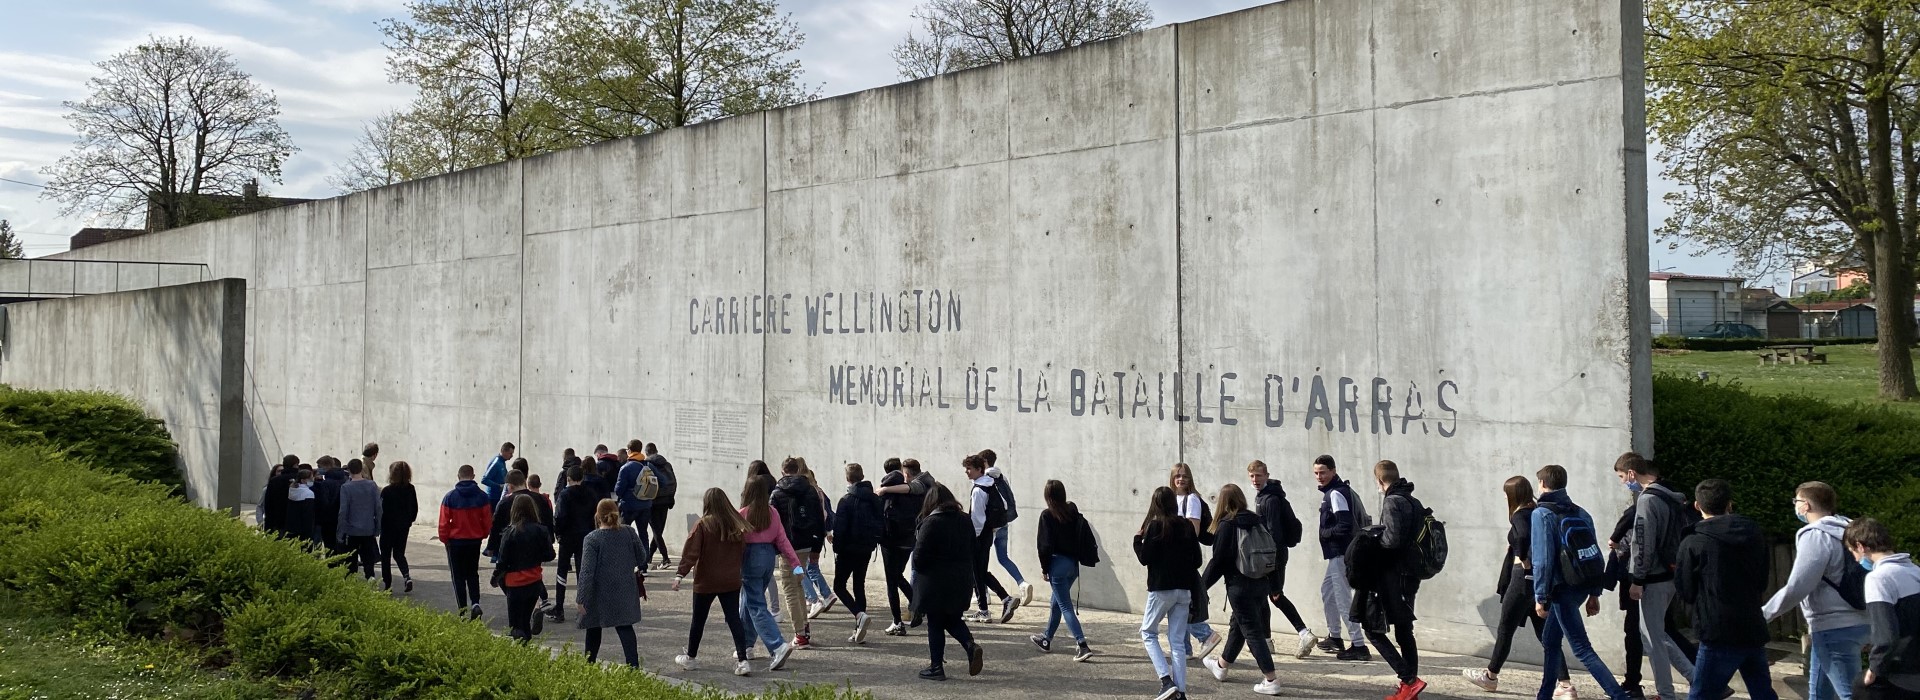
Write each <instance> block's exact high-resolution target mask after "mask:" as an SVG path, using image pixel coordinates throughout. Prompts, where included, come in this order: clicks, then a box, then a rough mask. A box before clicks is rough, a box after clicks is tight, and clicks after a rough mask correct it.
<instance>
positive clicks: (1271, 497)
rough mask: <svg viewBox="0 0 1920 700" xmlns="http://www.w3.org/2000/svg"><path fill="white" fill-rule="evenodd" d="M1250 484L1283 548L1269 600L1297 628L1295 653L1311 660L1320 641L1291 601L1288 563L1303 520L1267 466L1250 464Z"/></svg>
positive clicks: (1255, 506)
mask: <svg viewBox="0 0 1920 700" xmlns="http://www.w3.org/2000/svg"><path fill="white" fill-rule="evenodd" d="M1247 483H1248V485H1250V486H1252V487H1253V510H1254V512H1255V513H1257V514H1259V516H1260V520H1261V521H1262V522H1264V523H1266V525H1267V532H1268V533H1269V534H1271V535H1273V541H1274V544H1275V545H1277V546H1278V547H1279V559H1278V560H1277V561H1276V562H1275V568H1274V570H1273V579H1272V585H1273V593H1272V596H1271V597H1270V598H1269V600H1271V601H1273V607H1275V608H1277V609H1279V610H1280V614H1282V615H1285V616H1286V618H1287V624H1290V625H1293V633H1294V636H1295V637H1297V638H1298V639H1299V641H1300V644H1299V646H1298V647H1296V648H1295V649H1294V656H1295V657H1296V658H1301V659H1304V658H1307V656H1308V655H1309V654H1312V653H1313V646H1314V644H1316V643H1318V642H1319V641H1320V640H1319V638H1318V637H1315V636H1314V635H1313V631H1312V630H1309V629H1307V623H1306V621H1305V620H1302V619H1301V618H1300V609H1299V608H1296V607H1294V605H1293V601H1292V600H1289V599H1287V592H1286V583H1287V560H1288V559H1289V558H1290V554H1289V552H1290V551H1291V550H1292V549H1293V548H1294V547H1295V546H1296V545H1299V544H1300V539H1301V535H1302V534H1303V531H1304V529H1305V528H1304V527H1302V526H1301V524H1300V518H1299V516H1297V515H1294V512H1293V504H1291V503H1289V502H1287V492H1286V491H1285V490H1284V489H1281V488H1280V482H1279V480H1277V479H1273V478H1271V476H1270V475H1269V474H1268V472H1267V463H1266V462H1262V461H1260V460H1257V459H1256V460H1253V461H1252V462H1249V463H1247Z"/></svg>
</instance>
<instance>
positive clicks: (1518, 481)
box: [1500, 476, 1534, 515]
mask: <svg viewBox="0 0 1920 700" xmlns="http://www.w3.org/2000/svg"><path fill="white" fill-rule="evenodd" d="M1500 490H1502V491H1505V492H1506V493H1507V515H1513V514H1514V513H1518V512H1520V509H1521V508H1525V507H1527V506H1530V505H1534V500H1533V482H1531V481H1527V477H1524V476H1516V477H1513V478H1511V479H1508V480H1507V484H1506V485H1505V486H1502V487H1500Z"/></svg>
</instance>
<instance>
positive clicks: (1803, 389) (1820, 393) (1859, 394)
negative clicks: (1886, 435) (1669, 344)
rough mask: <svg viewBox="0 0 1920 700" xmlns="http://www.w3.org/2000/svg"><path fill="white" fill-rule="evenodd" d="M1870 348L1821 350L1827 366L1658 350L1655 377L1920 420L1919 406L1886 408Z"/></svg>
mask: <svg viewBox="0 0 1920 700" xmlns="http://www.w3.org/2000/svg"><path fill="white" fill-rule="evenodd" d="M1874 347H1875V346H1872V345H1834V346H1828V347H1822V348H1818V349H1817V350H1816V351H1817V352H1824V353H1826V354H1827V364H1824V365H1806V364H1801V365H1764V366H1763V365H1761V364H1760V363H1759V360H1758V359H1756V357H1755V355H1754V353H1752V352H1747V351H1732V352H1694V351H1688V350H1655V351H1654V353H1653V371H1654V372H1655V373H1656V374H1658V373H1674V374H1685V375H1693V374H1696V373H1699V372H1707V373H1708V377H1709V378H1710V379H1712V380H1714V381H1723V382H1732V383H1736V384H1738V385H1739V386H1741V387H1743V388H1745V389H1747V390H1748V391H1752V392H1754V393H1757V394H1799V395H1803V396H1811V397H1813V398H1817V399H1825V400H1827V401H1837V402H1866V403H1872V404H1877V405H1882V406H1891V407H1893V408H1894V409H1895V410H1899V411H1903V412H1905V413H1908V414H1909V415H1913V416H1916V417H1920V401H1907V402H1885V401H1881V400H1879V398H1877V394H1878V393H1879V391H1880V385H1879V379H1878V375H1877V370H1876V368H1877V367H1878V366H1879V364H1878V362H1879V361H1878V360H1877V359H1875V357H1874Z"/></svg>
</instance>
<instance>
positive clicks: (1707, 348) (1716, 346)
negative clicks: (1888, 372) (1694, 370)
mask: <svg viewBox="0 0 1920 700" xmlns="http://www.w3.org/2000/svg"><path fill="white" fill-rule="evenodd" d="M1876 342H1879V340H1878V339H1877V338H1682V337H1680V336H1677V335H1657V336H1654V337H1653V347H1654V349H1656V350H1699V351H1703V352H1727V351H1732V350H1759V349H1760V348H1764V347H1767V346H1770V345H1816V346H1827V345H1872V344H1874V343H1876Z"/></svg>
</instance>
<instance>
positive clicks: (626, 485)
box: [613, 440, 660, 552]
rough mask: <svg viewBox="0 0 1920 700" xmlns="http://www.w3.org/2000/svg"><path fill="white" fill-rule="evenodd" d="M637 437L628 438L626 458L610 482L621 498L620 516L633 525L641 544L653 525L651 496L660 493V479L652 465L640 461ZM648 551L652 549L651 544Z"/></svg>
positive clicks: (640, 445) (640, 449) (640, 455)
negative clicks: (612, 481)
mask: <svg viewBox="0 0 1920 700" xmlns="http://www.w3.org/2000/svg"><path fill="white" fill-rule="evenodd" d="M642 447H644V445H642V444H641V442H640V441H639V440H628V441H627V450H626V452H627V461H626V463H624V464H621V465H620V477H619V479H618V480H617V481H615V482H614V485H613V494H614V496H615V497H617V498H619V499H620V520H621V521H622V522H624V523H625V524H626V525H628V526H630V527H632V528H633V529H634V532H635V533H637V534H639V535H640V544H641V545H642V546H646V545H648V542H647V528H649V527H652V525H653V499H655V498H657V497H659V495H660V479H659V477H658V476H657V475H655V474H654V473H653V469H652V468H650V466H649V465H648V464H647V463H646V462H644V461H642V460H644V459H646V457H645V456H644V455H642V454H641V451H642ZM647 551H649V552H651V551H653V550H652V548H651V547H648V548H647Z"/></svg>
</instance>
